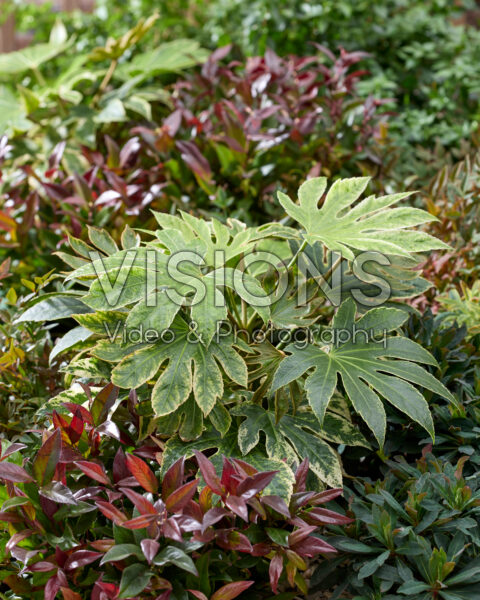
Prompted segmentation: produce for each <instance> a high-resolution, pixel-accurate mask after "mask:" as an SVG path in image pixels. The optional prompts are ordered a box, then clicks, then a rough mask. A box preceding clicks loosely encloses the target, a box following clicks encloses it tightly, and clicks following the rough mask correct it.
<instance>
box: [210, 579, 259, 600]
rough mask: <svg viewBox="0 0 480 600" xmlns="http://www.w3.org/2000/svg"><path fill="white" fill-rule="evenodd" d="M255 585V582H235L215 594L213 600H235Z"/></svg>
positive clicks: (224, 586)
mask: <svg viewBox="0 0 480 600" xmlns="http://www.w3.org/2000/svg"><path fill="white" fill-rule="evenodd" d="M254 583H255V582H254V581H234V582H233V583H227V584H226V585H223V586H222V587H221V588H220V589H218V590H217V591H216V592H215V593H214V594H213V596H212V597H211V600H233V598H236V597H237V596H239V595H240V594H241V593H242V592H244V591H245V590H246V589H248V588H249V587H250V586H251V585H253V584H254Z"/></svg>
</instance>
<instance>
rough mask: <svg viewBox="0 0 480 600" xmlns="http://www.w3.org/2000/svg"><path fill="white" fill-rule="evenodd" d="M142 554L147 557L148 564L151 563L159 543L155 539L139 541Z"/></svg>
mask: <svg viewBox="0 0 480 600" xmlns="http://www.w3.org/2000/svg"><path fill="white" fill-rule="evenodd" d="M140 547H141V549H142V552H143V555H144V556H145V558H146V559H147V562H148V564H149V565H151V564H152V561H153V559H154V558H155V556H156V555H157V554H158V551H159V549H160V544H159V543H158V542H157V541H156V540H149V539H145V540H142V541H141V542H140Z"/></svg>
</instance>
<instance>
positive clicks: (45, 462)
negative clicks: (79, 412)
mask: <svg viewBox="0 0 480 600" xmlns="http://www.w3.org/2000/svg"><path fill="white" fill-rule="evenodd" d="M61 448H62V437H61V433H60V430H59V429H56V430H55V431H54V433H53V434H52V435H51V436H50V437H49V438H48V440H47V441H46V442H45V443H44V444H43V446H42V447H41V448H40V450H39V451H38V453H37V455H36V457H35V459H34V461H33V464H32V471H33V476H34V477H35V480H36V481H37V483H38V485H39V486H40V487H42V486H44V485H46V484H47V483H50V481H52V479H53V476H54V474H55V469H56V466H57V464H58V463H59V462H60V451H61Z"/></svg>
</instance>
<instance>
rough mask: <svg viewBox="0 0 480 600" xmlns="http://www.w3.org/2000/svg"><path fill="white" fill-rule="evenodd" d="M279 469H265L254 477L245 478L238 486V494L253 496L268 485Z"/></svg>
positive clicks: (246, 496) (245, 496)
mask: <svg viewBox="0 0 480 600" xmlns="http://www.w3.org/2000/svg"><path fill="white" fill-rule="evenodd" d="M277 473H278V471H265V472H263V473H257V474H256V475H253V477H247V479H244V480H243V481H242V482H241V483H240V484H239V485H238V488H237V494H238V495H239V496H243V497H244V498H252V496H256V495H257V494H258V493H259V492H261V491H262V490H263V489H265V488H266V487H267V485H268V484H269V483H270V482H271V481H272V479H273V478H274V477H275V475H276V474H277Z"/></svg>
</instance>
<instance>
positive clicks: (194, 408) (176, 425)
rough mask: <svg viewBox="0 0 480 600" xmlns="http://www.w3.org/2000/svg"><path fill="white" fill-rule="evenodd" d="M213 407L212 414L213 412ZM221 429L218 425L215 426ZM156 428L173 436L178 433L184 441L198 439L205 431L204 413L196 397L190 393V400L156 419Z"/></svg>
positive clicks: (159, 431)
mask: <svg viewBox="0 0 480 600" xmlns="http://www.w3.org/2000/svg"><path fill="white" fill-rule="evenodd" d="M214 410H215V407H214V408H213V409H212V412H211V413H210V416H211V415H212V414H213V412H214ZM215 428H216V429H217V431H219V428H218V427H215ZM155 430H156V432H157V433H158V434H159V435H164V436H168V437H173V436H174V435H175V434H176V433H178V435H179V436H180V439H181V440H182V441H184V442H190V441H192V440H196V439H197V438H199V437H200V436H201V435H202V432H203V413H202V411H201V410H200V407H199V406H198V404H197V403H196V402H195V398H194V397H193V395H192V394H190V396H189V398H188V400H187V401H186V402H184V403H183V404H182V405H181V406H180V407H179V408H177V410H176V411H175V412H173V413H170V414H169V415H165V416H164V417H159V418H158V419H156V421H155Z"/></svg>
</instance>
